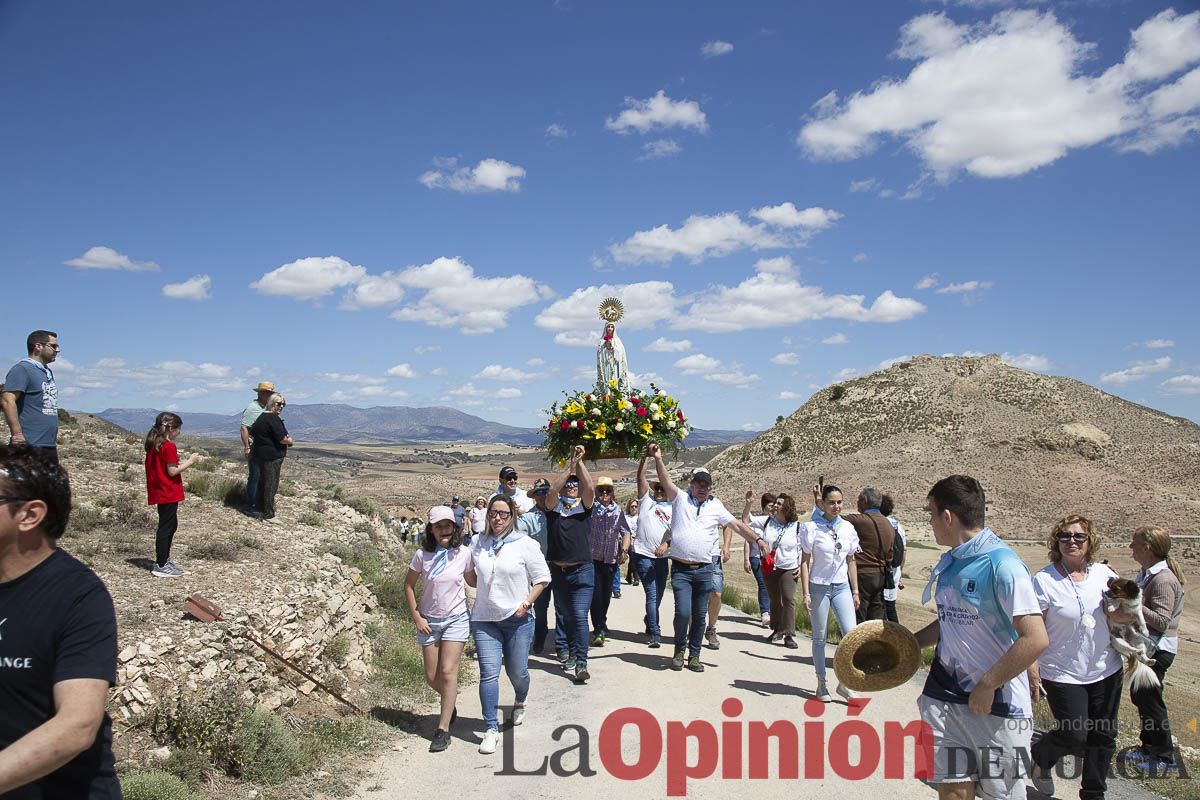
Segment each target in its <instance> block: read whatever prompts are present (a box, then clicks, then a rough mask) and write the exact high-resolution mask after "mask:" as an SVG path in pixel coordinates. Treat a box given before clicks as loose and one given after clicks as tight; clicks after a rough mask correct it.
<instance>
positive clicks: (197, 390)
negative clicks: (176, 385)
mask: <svg viewBox="0 0 1200 800" xmlns="http://www.w3.org/2000/svg"><path fill="white" fill-rule="evenodd" d="M206 394H208V389H205V388H204V387H203V386H193V387H192V388H190V389H180V390H179V391H178V392H175V393H174V394H172V395H171V397H172V398H174V399H175V400H193V399H195V398H197V397H204V396H205V395H206Z"/></svg>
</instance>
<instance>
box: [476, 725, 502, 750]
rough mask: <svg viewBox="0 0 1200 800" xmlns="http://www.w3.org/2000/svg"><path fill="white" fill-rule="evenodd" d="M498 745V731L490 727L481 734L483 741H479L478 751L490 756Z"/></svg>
mask: <svg viewBox="0 0 1200 800" xmlns="http://www.w3.org/2000/svg"><path fill="white" fill-rule="evenodd" d="M499 746H500V731H498V730H496V729H495V728H491V729H489V730H488V732H487V733H485V734H484V735H483V741H482V742H480V743H479V752H481V753H483V754H484V755H488V756H490V755H491V754H492V753H494V752H496V748H497V747H499Z"/></svg>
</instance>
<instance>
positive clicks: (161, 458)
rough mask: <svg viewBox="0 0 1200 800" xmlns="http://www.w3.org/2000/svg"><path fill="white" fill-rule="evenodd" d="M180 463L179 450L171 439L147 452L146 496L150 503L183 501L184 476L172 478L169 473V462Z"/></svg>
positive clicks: (154, 504) (153, 504)
mask: <svg viewBox="0 0 1200 800" xmlns="http://www.w3.org/2000/svg"><path fill="white" fill-rule="evenodd" d="M178 463H179V451H178V450H176V449H175V443H174V442H172V441H170V440H168V441H165V442H163V443H162V446H161V447H160V448H158V449H157V450H151V451H150V452H149V453H146V497H147V501H148V503H149V504H150V505H152V506H156V505H159V504H161V503H180V502H183V476H182V475H176V476H175V477H174V478H172V477H171V476H170V475H168V474H167V464H178Z"/></svg>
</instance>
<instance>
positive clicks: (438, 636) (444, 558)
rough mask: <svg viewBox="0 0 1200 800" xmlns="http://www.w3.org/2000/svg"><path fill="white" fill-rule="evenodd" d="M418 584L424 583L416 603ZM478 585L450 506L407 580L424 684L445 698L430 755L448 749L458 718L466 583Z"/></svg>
mask: <svg viewBox="0 0 1200 800" xmlns="http://www.w3.org/2000/svg"><path fill="white" fill-rule="evenodd" d="M417 579H421V580H422V581H423V583H424V589H423V591H422V592H421V602H420V603H418V602H417V594H416V586H417ZM468 580H469V581H470V582H471V583H472V584H474V582H475V564H474V562H473V560H472V557H471V550H470V548H468V547H463V538H462V532H461V531H460V530H459V527H458V525H457V523H456V522H455V519H454V511H453V509H451V508H450V507H449V506H434V507H433V508H431V509H430V510H429V524H428V525H426V526H425V533H424V534H423V535H422V537H421V549H420V550H418V551H417V552H416V554H415V555H414V556H413V559H412V563H411V564H409V566H408V576H407V577H406V578H405V579H404V594H405V596H406V597H407V598H408V610H409V612H410V613H411V614H412V618H413V622H414V623H415V624H416V626H417V642H418V643H419V644H420V645H421V654H422V656H423V657H424V659H425V682H426V683H428V684H429V687H430V688H431V689H433V690H434V691H435V692H437V693H438V694H439V695H441V698H442V708H441V715H440V716H439V718H438V727H437V730H436V731H435V732H434V734H433V742H432V743H431V744H430V745H429V752H431V753H440V752H442V751H443V750H445V749H446V748H447V747H449V746H450V725H451V723H453V722H454V720H455V718H457V717H458V710H457V709H455V707H454V703H455V700H456V699H457V698H458V664H459V662H460V661H461V660H462V654H463V648H464V647H465V646H466V643H467V638H468V637H469V636H470V635H471V612H470V611H469V610H468V609H467V594H466V588H465V587H466V584H467V581H468Z"/></svg>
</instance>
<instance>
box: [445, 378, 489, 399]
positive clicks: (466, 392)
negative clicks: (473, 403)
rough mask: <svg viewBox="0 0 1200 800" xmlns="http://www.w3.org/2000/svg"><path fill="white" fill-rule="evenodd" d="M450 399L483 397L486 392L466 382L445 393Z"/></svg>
mask: <svg viewBox="0 0 1200 800" xmlns="http://www.w3.org/2000/svg"><path fill="white" fill-rule="evenodd" d="M446 394H448V395H450V396H451V397H483V395H485V394H487V392H485V391H483V390H482V389H476V388H475V384H473V383H471V382H469V381H468V382H467V383H464V384H461V385H459V386H455V387H454V388H453V389H449V390H447V391H446Z"/></svg>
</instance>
